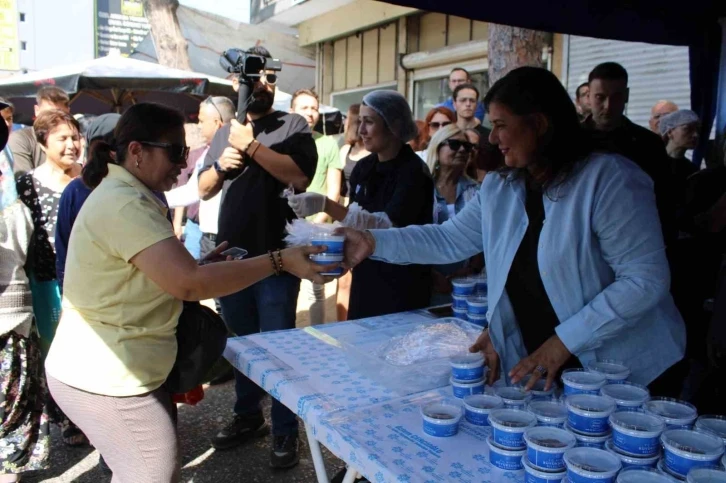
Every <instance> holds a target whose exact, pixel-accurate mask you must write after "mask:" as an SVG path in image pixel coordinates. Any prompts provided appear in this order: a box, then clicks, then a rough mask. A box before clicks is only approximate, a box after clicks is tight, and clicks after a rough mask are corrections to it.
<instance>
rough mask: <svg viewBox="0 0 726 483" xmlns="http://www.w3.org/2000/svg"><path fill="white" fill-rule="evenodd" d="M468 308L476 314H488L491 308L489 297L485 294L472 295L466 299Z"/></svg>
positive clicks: (469, 311)
mask: <svg viewBox="0 0 726 483" xmlns="http://www.w3.org/2000/svg"><path fill="white" fill-rule="evenodd" d="M466 310H467V312H468V313H470V314H474V315H486V314H487V311H488V310H489V299H488V298H486V297H485V296H484V295H472V296H470V297H467V299H466Z"/></svg>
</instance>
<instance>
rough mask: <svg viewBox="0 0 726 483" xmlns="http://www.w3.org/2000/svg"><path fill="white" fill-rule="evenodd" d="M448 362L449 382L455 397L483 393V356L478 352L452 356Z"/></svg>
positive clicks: (460, 397) (461, 397)
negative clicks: (449, 369) (449, 366)
mask: <svg viewBox="0 0 726 483" xmlns="http://www.w3.org/2000/svg"><path fill="white" fill-rule="evenodd" d="M450 362H451V380H450V382H451V386H452V389H453V392H454V396H455V397H457V398H459V399H463V398H464V397H465V396H470V395H472V394H483V393H484V356H483V355H482V354H481V353H480V352H477V353H474V354H462V355H458V356H454V357H452V358H451V359H450Z"/></svg>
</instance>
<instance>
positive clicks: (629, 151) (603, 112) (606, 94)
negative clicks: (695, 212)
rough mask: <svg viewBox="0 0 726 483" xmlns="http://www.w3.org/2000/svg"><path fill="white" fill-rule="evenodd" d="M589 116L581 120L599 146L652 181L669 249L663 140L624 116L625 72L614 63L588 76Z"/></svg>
mask: <svg viewBox="0 0 726 483" xmlns="http://www.w3.org/2000/svg"><path fill="white" fill-rule="evenodd" d="M588 83H589V86H590V107H591V109H592V113H591V114H590V115H589V116H588V117H586V118H585V120H584V121H583V125H584V127H585V128H586V129H587V130H589V131H591V132H592V134H593V137H594V138H595V140H596V142H597V143H598V144H599V146H600V147H601V148H602V149H603V150H606V151H610V152H614V153H618V154H620V155H622V156H625V157H626V158H628V159H630V160H631V161H633V162H634V163H635V164H637V165H638V166H640V168H641V169H642V170H643V171H645V172H646V173H647V174H648V175H649V176H650V177H651V179H652V180H653V188H654V190H655V201H656V204H657V207H658V215H659V217H660V222H661V228H662V230H663V239H664V241H665V244H666V247H670V246H672V244H673V242H674V241H675V239H676V237H677V235H678V232H677V229H676V223H675V205H674V203H673V196H672V192H671V191H672V187H671V180H670V175H669V172H668V165H669V163H668V154H667V153H666V150H665V145H664V144H663V141H662V140H661V139H660V138H659V137H658V136H657V135H656V134H654V133H652V132H651V131H649V130H648V129H646V128H644V127H641V126H638V125H637V124H635V123H633V122H632V121H631V120H630V119H628V118H627V117H626V116H625V114H624V113H625V105H626V104H627V103H628V98H629V95H630V90H629V89H628V72H627V71H626V70H625V68H624V67H623V66H622V65H620V64H618V63H615V62H605V63H603V64H600V65H598V66H597V67H595V68H594V69H593V70H592V72H590V76H589V82H588Z"/></svg>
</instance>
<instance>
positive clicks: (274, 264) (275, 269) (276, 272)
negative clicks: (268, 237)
mask: <svg viewBox="0 0 726 483" xmlns="http://www.w3.org/2000/svg"><path fill="white" fill-rule="evenodd" d="M267 255H269V257H270V261H271V262H272V270H274V272H275V275H280V269H279V268H278V266H277V262H275V255H274V254H273V253H272V250H268V251H267Z"/></svg>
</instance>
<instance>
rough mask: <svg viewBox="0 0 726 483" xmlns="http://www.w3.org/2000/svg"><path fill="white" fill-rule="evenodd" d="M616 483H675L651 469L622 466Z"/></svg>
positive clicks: (668, 477)
mask: <svg viewBox="0 0 726 483" xmlns="http://www.w3.org/2000/svg"><path fill="white" fill-rule="evenodd" d="M616 483H675V480H674V479H673V478H671V477H670V476H667V475H664V474H662V473H661V472H660V471H658V470H656V469H653V468H636V467H629V468H626V467H625V466H623V469H622V471H621V472H620V473H618V478H617V480H616Z"/></svg>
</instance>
